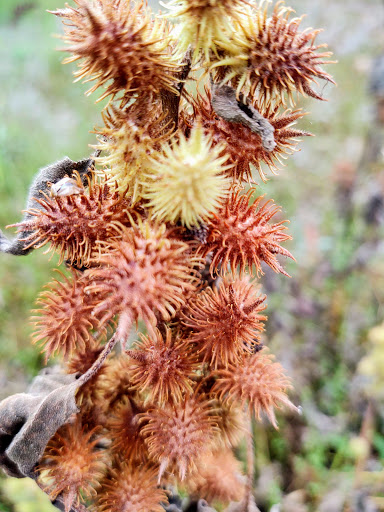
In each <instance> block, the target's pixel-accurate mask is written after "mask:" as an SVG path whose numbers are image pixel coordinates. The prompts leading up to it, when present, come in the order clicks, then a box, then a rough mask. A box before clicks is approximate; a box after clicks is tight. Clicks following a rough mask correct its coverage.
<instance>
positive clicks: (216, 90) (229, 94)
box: [211, 84, 276, 151]
mask: <svg viewBox="0 0 384 512" xmlns="http://www.w3.org/2000/svg"><path fill="white" fill-rule="evenodd" d="M211 102H212V107H213V110H214V111H215V112H216V114H217V115H218V116H220V117H222V118H223V119H225V120H226V121H229V122H231V123H240V124H243V125H245V126H247V127H248V128H249V129H250V130H251V131H252V132H254V133H257V134H258V135H260V138H261V143H262V146H263V148H264V149H265V150H266V151H273V150H274V149H275V147H276V142H275V139H274V136H273V134H274V131H275V129H274V127H273V126H272V125H271V123H270V122H269V121H268V120H267V119H265V117H263V116H262V115H261V114H260V112H258V111H257V110H256V109H255V108H254V107H253V106H252V105H250V104H248V103H244V102H242V101H239V100H238V99H237V97H236V91H235V89H233V88H232V87H229V86H228V85H217V84H212V100H211Z"/></svg>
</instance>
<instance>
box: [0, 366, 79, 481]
mask: <svg viewBox="0 0 384 512" xmlns="http://www.w3.org/2000/svg"><path fill="white" fill-rule="evenodd" d="M53 371H54V373H52V369H49V370H45V371H43V372H42V373H41V374H40V375H38V376H37V377H36V378H35V379H34V381H33V382H32V384H31V386H30V387H29V389H28V391H27V392H26V393H18V394H16V395H12V396H10V397H8V398H6V399H5V400H3V401H2V402H1V403H0V468H2V469H3V470H4V471H5V473H7V474H8V475H9V476H14V477H17V478H24V477H26V476H30V477H33V475H32V473H33V468H34V466H35V464H36V463H37V462H38V460H39V459H40V457H41V456H42V454H43V452H44V449H45V447H46V445H47V443H48V441H49V439H50V438H51V437H52V436H53V434H54V433H55V432H56V430H57V429H58V428H59V427H61V425H63V424H64V423H66V422H67V421H68V420H69V418H70V416H71V415H72V414H74V413H77V412H78V409H77V406H76V401H75V395H76V392H77V390H78V388H79V387H80V385H81V384H82V381H81V380H76V377H75V376H74V375H65V374H61V373H60V372H58V371H57V369H53Z"/></svg>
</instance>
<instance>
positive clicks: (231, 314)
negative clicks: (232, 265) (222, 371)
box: [182, 278, 267, 368]
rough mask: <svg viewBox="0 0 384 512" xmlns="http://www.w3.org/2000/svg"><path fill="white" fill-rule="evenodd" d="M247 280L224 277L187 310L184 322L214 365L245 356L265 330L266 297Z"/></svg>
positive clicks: (192, 302)
mask: <svg viewBox="0 0 384 512" xmlns="http://www.w3.org/2000/svg"><path fill="white" fill-rule="evenodd" d="M258 291H259V290H258V287H255V285H254V284H253V283H250V282H249V281H248V280H246V279H242V280H240V279H237V280H232V279H229V278H225V279H224V280H223V282H222V283H221V284H220V287H219V288H214V289H213V288H207V289H205V290H203V291H202V292H200V294H199V295H197V297H195V298H194V299H193V300H192V301H191V302H190V303H189V304H188V305H187V307H186V308H185V309H184V311H183V315H182V322H183V324H184V325H186V326H187V327H188V328H189V329H190V330H191V334H190V337H189V340H188V341H189V342H190V343H196V344H197V347H198V353H201V354H202V355H203V360H204V361H208V362H209V364H210V365H212V366H213V367H214V368H218V367H219V366H220V367H223V366H224V367H227V366H228V364H229V363H236V362H238V361H240V360H241V359H242V356H243V355H244V352H245V351H248V352H249V353H252V347H253V345H254V344H255V343H257V341H258V340H259V332H260V331H263V330H264V327H263V322H264V321H265V320H267V317H266V316H263V315H261V314H260V313H261V312H262V311H264V310H265V308H266V305H265V304H264V301H265V299H266V296H265V295H263V296H261V295H259V294H258Z"/></svg>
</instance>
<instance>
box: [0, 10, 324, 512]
mask: <svg viewBox="0 0 384 512" xmlns="http://www.w3.org/2000/svg"><path fill="white" fill-rule="evenodd" d="M75 2H76V7H70V6H67V7H66V8H65V9H59V10H57V11H54V14H55V15H56V16H58V17H60V18H61V19H62V20H63V22H64V32H65V34H64V36H63V38H64V40H65V41H66V42H67V43H68V45H69V46H68V48H67V50H68V51H69V52H70V53H71V56H70V57H69V58H68V59H66V62H73V61H80V64H79V70H78V71H77V72H76V73H75V75H76V77H77V79H78V80H79V79H83V80H85V81H92V80H94V81H95V82H96V83H95V84H94V85H93V87H92V88H91V89H90V90H89V93H92V92H94V91H96V90H98V91H99V92H100V91H102V92H101V96H100V98H99V99H102V98H108V100H109V102H108V105H107V106H106V107H105V109H104V111H103V120H104V124H105V126H104V127H98V128H96V129H95V130H94V133H96V134H97V137H98V140H97V142H96V143H95V144H94V147H95V149H96V154H95V155H94V158H93V159H89V160H87V161H85V162H86V164H84V162H83V167H84V165H85V168H82V169H81V170H82V175H81V177H80V176H79V175H76V174H74V175H72V172H73V171H74V170H78V169H72V167H71V169H70V171H71V172H69V170H68V169H69V167H68V162H67V164H66V165H67V167H66V168H65V169H64V168H63V165H64V164H63V163H60V162H58V163H57V164H55V165H54V167H55V169H56V170H58V173H57V175H59V174H60V177H59V178H58V179H57V180H56V179H49V176H51V175H49V176H47V175H46V174H45V171H44V170H43V171H40V174H39V179H38V181H37V182H35V183H34V187H35V188H36V187H37V189H38V190H39V194H40V195H39V196H38V197H32V199H31V200H32V207H31V206H30V205H29V206H28V211H27V215H26V217H25V219H24V221H23V222H22V223H20V224H19V236H18V238H17V243H18V251H17V253H15V254H18V255H19V254H26V252H28V251H30V250H32V249H34V248H38V247H41V246H43V245H46V244H50V246H49V249H48V250H52V251H57V252H59V254H60V256H61V260H60V263H62V260H64V259H66V265H67V266H68V267H69V268H70V269H71V274H70V275H69V276H68V277H64V281H61V282H60V281H54V282H52V283H50V284H49V285H48V286H47V290H46V291H45V292H43V294H42V295H41V296H40V299H39V301H38V304H39V309H38V310H37V311H36V314H37V316H35V317H34V318H33V321H34V326H35V333H34V341H38V342H40V343H41V344H42V349H43V352H45V355H46V358H47V359H48V358H49V357H50V356H51V355H53V354H56V353H59V354H60V355H61V356H62V358H63V360H64V363H65V364H66V367H65V368H66V372H67V373H68V374H70V375H72V376H73V378H75V376H76V379H75V380H74V382H73V383H72V384H71V386H72V387H70V388H68V389H69V391H70V394H69V396H67V394H65V396H66V399H67V400H72V399H73V394H75V396H76V399H77V407H78V413H77V415H76V417H73V416H72V417H70V418H68V417H67V416H66V415H65V414H64V415H63V421H62V425H61V426H60V425H58V427H60V428H58V430H57V429H56V430H57V432H56V433H55V435H54V436H53V437H52V438H51V439H50V441H49V442H48V444H46V447H45V451H44V453H43V454H42V456H41V454H40V455H39V454H38V455H39V456H38V457H37V458H38V460H37V462H36V461H33V464H32V467H33V468H34V471H26V474H25V476H31V477H33V478H35V479H36V480H37V481H38V483H39V485H40V486H41V487H42V488H43V489H44V490H45V491H46V492H47V493H49V494H50V496H51V497H52V499H53V500H56V502H58V503H60V504H61V506H62V507H64V509H65V511H66V512H69V511H71V510H72V511H76V510H79V511H82V510H84V506H83V505H82V503H84V504H85V505H87V506H90V507H92V509H94V510H99V511H101V512H109V511H112V510H123V509H124V510H142V511H143V512H151V511H159V510H162V509H163V508H164V507H165V508H166V507H167V505H166V503H167V495H169V494H170V489H171V487H174V486H175V485H177V486H178V488H179V489H180V492H185V493H189V494H190V495H191V496H194V497H195V498H196V497H197V498H199V497H203V498H206V499H209V500H213V499H215V500H218V501H219V502H220V501H221V502H222V504H221V505H223V504H224V503H226V502H228V501H230V500H238V501H239V502H241V503H242V505H238V507H240V506H241V507H243V510H247V511H251V510H254V509H255V504H254V501H253V469H254V468H253V466H254V464H253V463H254V452H253V428H252V425H253V423H252V422H253V421H254V419H255V418H256V419H257V420H261V418H262V416H266V417H267V418H268V419H269V420H270V421H271V423H272V425H273V426H274V427H276V428H277V419H276V414H275V413H276V410H277V409H280V408H281V407H283V406H286V407H288V408H289V409H291V410H293V411H297V408H296V407H295V406H294V405H293V404H292V402H291V401H290V400H289V398H288V396H287V391H288V390H289V389H290V388H291V382H290V379H289V377H288V376H287V375H286V374H285V371H284V369H283V367H282V365H281V364H280V363H278V362H274V361H273V359H274V356H273V355H272V354H270V353H268V352H267V351H266V349H264V348H263V346H264V345H263V340H262V337H261V333H262V332H263V330H264V322H265V321H266V320H267V317H266V316H264V315H263V314H262V312H263V311H264V310H265V308H266V304H265V300H266V296H265V295H262V294H261V293H260V287H259V283H258V278H259V277H260V276H261V275H262V274H263V273H264V271H263V269H265V268H266V267H265V266H264V265H266V266H267V267H268V266H269V267H270V268H272V269H273V270H274V271H275V272H276V273H280V274H283V275H285V276H288V273H287V272H286V271H285V269H284V267H283V265H282V263H281V262H280V259H281V257H282V256H284V257H289V258H292V259H293V256H292V255H291V253H290V252H289V251H288V250H287V249H286V248H285V247H283V246H282V245H281V244H282V243H284V242H286V241H287V240H289V239H290V238H291V237H290V236H289V235H288V234H286V232H285V230H286V225H285V223H286V221H285V220H282V218H281V213H280V211H281V210H280V208H279V207H278V206H275V205H274V203H273V201H272V200H269V201H264V200H263V197H264V196H262V195H260V194H259V193H258V191H257V188H256V187H254V188H250V189H249V190H247V189H246V187H245V184H244V180H246V181H248V182H253V177H252V169H253V166H255V167H256V168H257V170H258V172H259V174H260V176H261V178H262V179H263V180H265V179H266V176H265V174H264V171H263V170H262V169H261V166H260V164H261V162H265V163H266V165H267V166H268V167H269V168H270V169H271V170H272V171H274V170H275V168H276V165H275V162H276V161H279V159H280V157H281V156H283V155H287V154H289V153H290V152H291V151H292V150H293V149H294V148H295V146H296V144H297V137H299V136H301V135H308V133H307V132H304V131H301V130H296V129H293V128H291V125H292V124H293V123H295V122H296V121H298V120H299V119H300V118H301V117H302V115H303V113H302V112H301V111H300V110H294V111H293V112H291V111H283V112H282V113H279V111H280V109H281V108H285V103H286V97H288V98H289V100H290V102H291V104H292V105H294V97H293V95H292V92H293V91H294V90H297V91H298V93H301V94H304V95H310V96H312V97H314V98H318V99H322V98H320V96H319V95H318V94H317V93H315V92H314V90H313V89H312V88H311V87H310V86H309V84H310V83H312V82H313V81H314V80H315V79H316V78H321V79H324V80H327V81H332V79H331V77H330V76H329V75H328V74H327V73H325V72H324V71H323V70H322V69H321V67H320V64H321V63H326V62H327V58H328V56H329V55H330V54H329V53H328V52H326V53H324V52H323V53H319V52H318V50H319V49H320V48H321V45H320V46H315V45H314V43H313V41H314V38H315V36H316V34H317V31H303V32H300V31H299V22H300V20H299V19H297V18H295V19H293V20H290V21H289V14H290V12H291V11H290V9H288V8H285V7H284V6H283V4H282V3H281V2H278V3H277V4H276V6H275V8H274V10H273V12H272V14H271V15H269V14H268V10H267V8H266V7H265V5H264V4H263V3H261V4H260V5H259V4H256V3H255V2H253V1H251V0H250V1H245V0H244V1H243V0H226V1H224V0H223V1H222V2H219V3H218V2H216V1H215V0H191V1H190V2H186V1H181V0H180V1H177V2H176V1H170V2H169V4H168V5H167V7H168V8H169V10H170V12H169V14H168V15H165V16H164V15H154V14H153V13H152V12H151V11H150V9H149V8H148V5H147V3H146V1H140V0H137V1H135V0H130V1H127V0H75ZM169 18H171V19H173V20H175V21H176V22H178V24H176V26H173V25H171V23H170V22H169V21H168V19H169ZM292 63H293V64H292ZM292 66H293V67H292ZM201 70H203V73H202V75H201V78H200V81H201V82H203V85H204V87H203V89H204V93H201V92H198V93H196V94H195V95H193V94H192V93H191V92H189V90H188V87H187V86H186V85H189V84H188V83H190V82H193V81H194V80H195V78H196V76H197V74H196V73H197V71H200V72H201ZM200 74H201V73H200ZM101 153H103V154H102V155H101ZM63 162H66V160H65V161H63ZM71 165H72V161H71ZM95 165H96V166H97V168H95ZM75 167H76V166H75ZM47 169H51V168H47ZM49 181H50V182H51V183H48V182H49ZM272 219H273V221H272ZM8 245H9V244H7V243H6V242H5V237H4V236H3V235H2V234H1V233H0V250H1V248H2V247H3V248H4V249H3V250H4V251H5V248H7V247H8ZM251 278H253V279H251ZM134 325H136V327H137V329H140V330H141V329H145V328H146V331H147V332H146V333H145V334H144V333H142V334H141V335H140V341H139V342H137V343H136V344H135V346H134V347H132V346H131V345H130V340H131V339H132V329H133V327H134ZM105 339H107V341H106V342H105ZM107 358H108V359H107ZM25 400H26V403H29V400H30V398H26V399H25ZM23 403H24V402H23ZM64 403H65V402H63V401H60V400H59V401H58V402H57V403H56V402H55V404H56V407H58V406H60V404H61V405H62V406H63V405H64ZM70 403H71V405H72V402H71V401H70ZM7 404H8V405H7V407H9V402H8V403H7ZM240 406H241V407H242V409H243V411H240V410H239V407H240ZM7 410H8V409H7ZM28 412H29V415H28V417H29V416H30V413H31V411H30V409H28ZM50 412H51V411H50V410H47V412H46V414H47V415H49V414H50ZM18 414H19V415H21V414H22V413H21V412H20V411H19V410H18V411H17V414H16V418H15V419H14V420H11V421H10V425H8V424H7V425H0V426H1V428H4V432H5V433H6V436H8V437H6V442H5V443H4V449H3V452H4V453H3V454H1V455H2V456H3V458H2V460H4V462H2V465H3V467H4V468H5V469H6V470H7V471H9V472H11V473H12V471H13V468H14V465H16V467H17V468H18V473H17V474H20V473H22V468H23V467H25V465H24V466H23V465H21V464H20V461H19V459H18V457H21V455H20V453H19V452H17V453H16V454H15V453H14V451H12V453H10V452H9V450H8V447H9V446H12V442H11V444H9V443H10V441H11V439H12V436H13V435H14V434H15V432H16V431H17V426H18V423H17V418H18V416H17V415H18ZM243 414H244V417H245V418H246V421H244V418H243ZM30 421H31V422H32V430H33V428H36V425H33V417H32V418H31V419H30ZM245 425H248V427H246V426H245ZM39 428H40V429H41V428H42V426H41V419H40V423H39ZM35 435H38V434H35ZM31 436H32V434H31V432H30V431H29V430H26V431H25V432H24V434H23V436H22V439H21V445H23V443H25V444H30V443H31V442H32V439H33V437H31ZM9 437H11V439H9ZM244 437H246V438H247V477H246V478H245V475H242V474H241V469H240V464H239V462H238V461H237V460H236V458H235V456H234V454H233V452H232V450H233V448H235V447H236V445H237V444H238V443H239V441H240V440H241V438H244ZM1 446H3V445H1ZM223 466H225V467H223ZM28 467H29V466H28ZM218 479H220V480H221V481H218ZM171 507H174V505H170V508H169V510H175V508H171ZM201 508H206V510H207V512H208V510H209V507H208V505H207V503H206V502H204V501H202V500H200V501H199V502H198V509H199V510H200V509H201Z"/></svg>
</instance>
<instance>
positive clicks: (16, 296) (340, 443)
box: [0, 0, 384, 512]
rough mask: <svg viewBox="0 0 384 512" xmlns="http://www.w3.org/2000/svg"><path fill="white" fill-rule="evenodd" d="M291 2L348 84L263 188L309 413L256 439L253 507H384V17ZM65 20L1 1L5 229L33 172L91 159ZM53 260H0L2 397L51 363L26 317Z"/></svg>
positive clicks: (6, 489)
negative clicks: (319, 30)
mask: <svg viewBox="0 0 384 512" xmlns="http://www.w3.org/2000/svg"><path fill="white" fill-rule="evenodd" d="M152 4H153V5H154V6H155V2H152ZM290 5H291V6H292V7H293V8H294V9H295V10H296V12H297V14H298V15H301V14H303V13H306V14H307V17H306V19H305V20H304V22H303V25H306V26H314V27H324V28H325V32H324V34H320V36H319V41H320V42H323V41H326V42H327V43H328V45H329V47H330V49H331V50H332V51H333V52H334V54H335V58H336V59H337V60H338V61H339V62H338V64H337V65H335V66H332V67H328V69H327V71H329V72H330V73H331V74H333V75H334V77H335V80H336V82H337V83H338V87H337V88H334V87H331V86H329V85H327V86H326V87H325V89H324V90H323V91H322V93H323V95H324V96H325V97H326V98H328V100H329V101H328V102H327V103H325V102H314V101H311V102H310V104H309V106H308V109H309V110H310V111H311V115H310V116H308V119H304V120H303V121H301V122H299V124H298V127H299V128H302V129H307V130H309V131H311V132H312V133H314V134H315V135H316V137H312V138H306V139H305V140H303V141H302V142H301V143H300V145H299V147H300V148H301V151H300V152H298V153H296V154H295V155H294V156H293V157H291V158H290V159H289V161H288V164H287V166H286V167H284V168H283V169H282V170H281V172H280V173H279V176H277V177H273V178H271V179H270V180H269V181H268V183H266V184H260V188H261V190H262V191H263V192H265V193H266V194H267V196H268V197H273V198H274V199H275V201H276V203H277V204H280V205H282V207H283V210H284V217H285V218H288V219H290V220H291V224H290V233H291V234H292V235H293V237H294V240H293V241H292V242H291V243H290V246H289V247H288V246H287V248H288V249H289V250H290V251H291V252H292V253H293V254H294V255H295V257H296V259H297V263H287V270H288V272H289V273H290V274H291V275H292V279H291V280H286V279H284V278H283V277H282V276H279V275H274V274H273V275H272V273H270V272H267V274H266V276H265V277H264V278H263V285H264V287H265V289H266V292H267V293H268V298H269V303H268V315H269V321H268V323H267V333H266V339H265V341H266V344H267V345H269V346H271V348H272V351H273V352H274V353H276V354H277V357H278V359H279V360H280V361H281V362H282V364H283V365H284V366H285V367H286V368H287V370H288V372H289V374H290V375H291V376H292V378H293V382H294V387H295V391H294V394H293V401H294V402H295V403H297V404H301V406H302V409H303V414H302V416H301V417H297V416H296V417H291V416H290V417H287V416H285V417H284V416H281V417H280V430H279V431H278V432H276V431H273V430H272V429H271V428H270V427H268V426H266V425H259V426H258V427H257V431H256V432H255V434H256V460H255V464H256V467H257V503H258V505H259V507H260V509H261V510H265V511H266V510H268V511H269V510H270V511H271V512H278V511H281V512H290V511H292V512H293V511H295V512H305V511H307V510H319V511H320V512H321V511H323V512H325V511H326V512H333V511H335V512H336V511H359V512H360V511H365V510H366V511H368V510H369V511H374V510H384V470H383V463H384V435H383V421H384V401H383V398H384V392H383V391H382V389H383V388H384V332H383V329H382V328H381V327H378V328H376V329H374V330H372V328H373V327H375V326H377V325H380V324H381V322H383V320H384V318H383V304H384V260H383V250H384V247H383V245H384V244H383V242H382V241H381V240H382V239H383V236H382V235H383V221H384V215H383V213H384V210H383V199H382V197H383V193H384V179H383V176H384V172H383V171H384V168H383V165H384V162H383V160H384V138H383V136H384V128H383V126H382V124H381V123H380V122H379V121H378V120H377V117H378V116H379V114H380V105H379V104H378V103H377V98H375V97H374V96H373V95H372V94H370V93H369V87H368V83H369V76H370V73H371V70H372V67H374V66H376V69H377V64H374V62H375V61H374V58H375V57H377V56H379V55H381V54H384V38H383V34H384V31H383V28H384V5H383V4H382V2H380V1H379V0H370V1H369V2H365V3H363V2H358V1H355V0H350V1H349V2H347V3H345V1H342V0H335V1H330V0H323V1H322V2H310V1H309V0H294V1H292V2H290ZM57 7H63V4H61V3H60V2H58V0H31V1H26V0H25V1H23V0H2V1H1V2H0V63H1V64H0V118H1V120H2V122H1V124H0V227H1V228H4V226H5V225H7V224H11V223H13V222H17V221H18V220H20V211H21V210H22V209H23V207H24V204H25V198H26V193H27V190H28V187H29V183H30V181H31V179H32V177H33V175H34V174H35V172H36V171H37V169H38V168H40V167H42V166H45V165H47V164H48V163H50V162H52V161H55V160H57V159H60V158H62V157H63V156H65V155H68V156H69V157H70V158H72V159H73V160H77V159H80V158H83V157H85V156H86V155H87V154H88V153H89V152H90V149H89V148H88V144H90V143H92V142H93V141H94V140H95V139H94V135H92V134H90V133H89V130H92V129H93V128H94V126H96V125H98V123H99V122H100V110H101V109H100V106H99V105H94V103H93V102H94V99H93V98H87V97H85V96H84V94H83V93H84V91H85V90H86V86H85V85H81V84H76V85H72V83H71V82H72V76H71V71H72V69H73V68H71V66H62V65H61V60H62V56H63V55H62V54H60V53H58V52H56V51H55V47H60V46H62V43H61V42H60V40H57V39H56V40H55V39H54V38H52V37H51V36H52V34H55V33H56V34H57V33H61V27H60V23H59V22H58V21H57V20H56V19H55V17H54V16H52V15H50V14H48V13H47V12H46V10H47V9H51V10H53V9H55V8H57ZM383 75H384V74H383ZM382 81H383V89H384V76H383V78H382ZM383 117H384V116H383ZM382 148H383V150H382ZM11 233H12V230H8V234H11ZM56 261H57V260H56V258H55V257H53V258H52V259H51V260H50V261H48V258H47V256H44V254H43V250H40V251H36V253H33V254H31V255H29V256H28V257H26V258H15V257H11V256H7V255H2V256H1V257H0V262H1V264H0V398H3V397H5V396H8V395H9V394H12V393H15V392H19V391H23V390H24V389H25V387H26V386H27V383H28V382H29V381H30V380H31V378H32V377H33V376H34V375H35V374H36V373H37V372H38V370H39V368H40V367H41V366H42V363H43V361H42V359H41V356H40V354H39V351H38V349H37V348H36V347H33V346H31V345H30V342H29V334H30V327H29V323H28V318H29V316H30V310H31V309H32V308H33V305H34V301H35V298H36V295H37V293H38V292H39V290H40V289H41V287H42V285H43V284H44V283H46V282H47V281H48V280H49V279H50V276H51V269H52V268H54V267H55V266H56ZM40 499H43V498H41V497H38V496H37V491H35V489H34V487H33V486H31V485H30V483H27V482H17V481H14V480H11V479H7V480H1V481H0V511H11V510H15V511H16V512H24V511H25V512H32V511H33V510H39V511H40V510H48V509H49V507H50V505H49V504H45V505H43V504H42V502H40ZM45 507H47V508H45Z"/></svg>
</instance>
